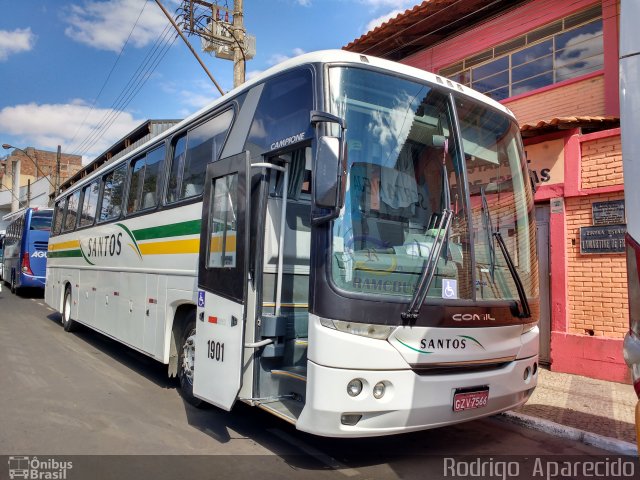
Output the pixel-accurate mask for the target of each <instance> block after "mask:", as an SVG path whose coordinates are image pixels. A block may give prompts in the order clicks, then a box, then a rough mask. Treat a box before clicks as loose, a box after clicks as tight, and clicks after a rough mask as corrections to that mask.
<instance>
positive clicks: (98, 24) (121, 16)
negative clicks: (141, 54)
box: [65, 0, 171, 52]
mask: <svg viewBox="0 0 640 480" xmlns="http://www.w3.org/2000/svg"><path fill="white" fill-rule="evenodd" d="M145 1H146V0H145ZM141 8H142V2H141V1H140V0H108V1H106V2H104V1H102V2H101V1H94V0H85V2H84V3H83V4H82V5H71V6H70V7H69V12H68V14H67V16H66V19H65V20H66V21H67V22H68V23H69V24H70V26H69V27H67V28H66V29H65V34H66V35H67V36H69V37H70V38H72V39H73V40H75V41H77V42H80V43H84V44H85V45H89V46H90V47H94V48H98V49H100V50H111V51H114V52H119V51H120V49H121V48H122V45H124V42H125V41H126V40H127V37H128V36H129V32H131V27H132V26H133V24H134V22H135V21H136V18H138V15H139V14H140V9H141ZM168 10H171V9H170V8H168ZM167 24H168V20H167V18H166V17H165V16H164V14H163V13H162V11H161V10H160V9H159V8H158V6H157V5H156V4H155V2H148V1H147V4H146V6H145V9H144V12H143V13H142V15H141V16H140V19H139V20H138V23H137V25H136V27H135V29H134V30H133V33H132V34H131V38H130V40H129V42H130V44H132V45H133V46H135V47H144V46H146V45H148V44H150V43H151V42H153V41H155V39H156V38H157V37H158V35H159V34H160V32H161V31H162V30H163V29H164V27H166V26H167Z"/></svg>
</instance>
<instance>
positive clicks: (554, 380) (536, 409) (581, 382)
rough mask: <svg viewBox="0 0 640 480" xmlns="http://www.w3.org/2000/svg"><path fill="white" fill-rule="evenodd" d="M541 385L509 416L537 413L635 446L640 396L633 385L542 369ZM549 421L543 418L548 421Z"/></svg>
mask: <svg viewBox="0 0 640 480" xmlns="http://www.w3.org/2000/svg"><path fill="white" fill-rule="evenodd" d="M538 375H539V377H538V387H537V388H536V390H535V391H534V393H533V395H532V396H531V398H530V399H529V401H528V402H527V403H526V404H525V405H524V406H522V407H520V408H518V409H516V410H513V411H511V412H508V413H507V414H506V416H507V417H509V416H513V417H515V419H516V420H517V419H518V417H522V418H526V417H534V418H536V419H542V420H543V421H547V422H553V423H555V424H559V425H561V426H563V427H570V428H569V429H567V430H573V429H577V430H579V431H583V432H589V433H594V434H596V435H600V436H602V437H609V438H612V439H614V440H617V441H622V442H628V443H629V444H631V445H633V447H634V448H635V445H636V432H635V426H634V415H635V406H636V402H637V401H638V400H637V397H636V394H635V392H634V390H633V387H632V386H631V385H625V384H621V383H614V382H607V381H604V380H595V379H592V378H587V377H581V376H579V375H570V374H566V373H557V372H551V371H549V370H546V369H542V368H541V369H540V371H539V373H538ZM547 422H543V423H545V424H547Z"/></svg>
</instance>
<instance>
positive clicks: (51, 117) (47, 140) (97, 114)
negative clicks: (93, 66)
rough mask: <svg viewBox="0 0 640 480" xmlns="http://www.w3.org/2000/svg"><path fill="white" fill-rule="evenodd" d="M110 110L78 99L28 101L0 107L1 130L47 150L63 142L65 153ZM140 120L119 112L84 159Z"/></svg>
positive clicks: (129, 129) (127, 131) (87, 133)
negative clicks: (0, 108)
mask: <svg viewBox="0 0 640 480" xmlns="http://www.w3.org/2000/svg"><path fill="white" fill-rule="evenodd" d="M112 113H115V111H114V110H112V109H104V108H94V109H93V110H91V106H90V105H87V104H86V103H85V102H83V101H81V100H74V101H72V102H70V103H67V104H41V105H39V104H36V103H28V104H22V105H15V106H9V107H4V108H3V109H2V110H0V130H1V131H4V132H6V133H8V134H10V135H14V136H17V137H20V138H21V141H22V142H23V143H24V144H25V145H29V146H34V147H37V148H43V149H46V150H55V149H56V146H57V145H62V146H63V147H62V150H63V151H65V153H71V152H70V151H69V150H70V149H71V148H75V147H77V146H78V144H79V143H80V142H82V141H83V140H84V139H85V138H87V137H89V135H92V133H93V132H94V129H95V128H96V127H98V126H99V125H100V123H101V122H102V120H103V118H104V117H105V115H109V114H112ZM85 117H86V120H85ZM83 120H84V123H83ZM143 121H144V120H143V119H136V118H134V117H133V116H132V115H131V114H130V113H128V112H120V114H119V116H118V118H117V120H116V121H115V122H113V124H112V125H111V127H110V128H109V129H108V130H107V131H106V132H103V133H102V134H101V136H100V138H99V139H97V141H96V142H95V143H94V144H93V145H92V146H91V147H90V148H89V151H88V152H86V153H85V155H84V157H85V160H92V159H93V158H95V157H96V156H98V155H99V154H101V153H102V152H104V151H105V150H106V149H107V148H109V147H110V146H111V145H112V144H113V143H114V142H115V141H116V140H119V139H120V138H122V137H123V136H125V135H126V134H127V133H129V132H130V131H131V130H133V129H134V128H135V127H137V126H138V125H140V123H142V122H143ZM98 128H99V127H98ZM74 137H75V139H74ZM72 139H73V145H71V144H70V142H71V141H72Z"/></svg>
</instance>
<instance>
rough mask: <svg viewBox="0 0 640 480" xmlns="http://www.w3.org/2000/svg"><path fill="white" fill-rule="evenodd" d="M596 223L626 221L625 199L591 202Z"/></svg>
mask: <svg viewBox="0 0 640 480" xmlns="http://www.w3.org/2000/svg"><path fill="white" fill-rule="evenodd" d="M591 212H592V215H593V224H594V225H620V224H622V223H626V220H625V217H624V200H613V201H610V202H593V203H592V204H591Z"/></svg>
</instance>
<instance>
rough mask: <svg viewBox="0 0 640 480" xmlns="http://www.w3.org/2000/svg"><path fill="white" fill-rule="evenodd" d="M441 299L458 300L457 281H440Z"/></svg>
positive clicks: (447, 279)
mask: <svg viewBox="0 0 640 480" xmlns="http://www.w3.org/2000/svg"><path fill="white" fill-rule="evenodd" d="M442 298H458V281H457V280H453V279H450V278H443V279H442Z"/></svg>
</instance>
